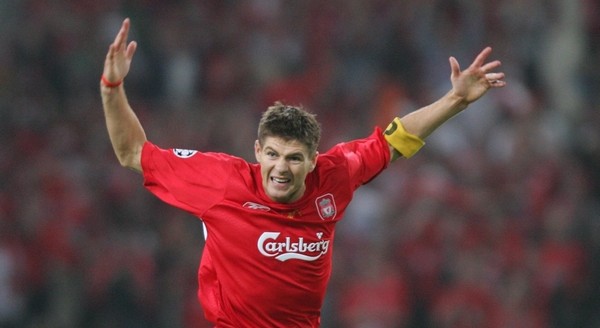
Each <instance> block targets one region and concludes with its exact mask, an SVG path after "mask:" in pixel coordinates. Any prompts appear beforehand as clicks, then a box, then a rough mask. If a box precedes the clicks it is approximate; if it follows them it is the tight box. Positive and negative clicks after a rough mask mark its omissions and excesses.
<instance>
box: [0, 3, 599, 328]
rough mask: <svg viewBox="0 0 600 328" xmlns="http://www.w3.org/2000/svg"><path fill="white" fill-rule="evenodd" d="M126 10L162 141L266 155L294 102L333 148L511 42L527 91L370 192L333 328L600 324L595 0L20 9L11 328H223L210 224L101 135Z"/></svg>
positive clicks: (9, 262) (1, 124) (153, 126)
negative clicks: (207, 232) (200, 293)
mask: <svg viewBox="0 0 600 328" xmlns="http://www.w3.org/2000/svg"><path fill="white" fill-rule="evenodd" d="M125 17H130V18H131V20H132V31H131V34H130V39H133V40H136V41H137V42H138V44H139V47H138V51H137V53H136V55H135V57H134V61H133V66H132V71H131V72H130V75H129V76H128V77H127V79H126V81H125V84H126V90H127V93H128V96H129V99H130V103H131V105H132V107H133V108H134V110H135V111H136V113H137V114H138V115H139V117H140V120H141V121H142V124H143V126H144V127H145V130H146V133H147V135H148V138H149V139H150V140H152V141H153V142H155V143H156V144H158V145H160V146H163V147H178V148H188V149H198V150H210V151H223V152H228V153H231V154H235V155H238V156H241V157H244V158H246V159H248V160H253V157H252V145H253V140H254V139H255V135H256V130H255V129H256V126H257V123H258V119H259V116H260V113H261V111H262V110H264V109H265V108H266V107H267V106H268V105H270V104H272V103H273V102H274V101H275V100H282V101H284V102H286V103H290V104H302V105H304V106H305V107H307V108H308V109H310V110H311V111H312V112H314V113H316V114H317V116H318V118H319V119H320V121H321V123H322V125H323V130H324V134H323V141H322V145H321V147H320V151H321V152H323V151H326V150H327V149H328V148H329V147H331V146H332V145H334V144H335V143H338V142H341V141H345V140H349V139H352V138H358V137H363V136H366V135H367V134H369V133H370V132H371V131H372V129H373V127H374V126H381V127H385V126H386V125H387V123H388V122H389V121H390V120H391V118H393V117H394V116H401V115H404V114H406V113H409V112H410V111H412V110H415V109H417V108H419V107H420V106H423V105H426V104H429V103H430V102H432V101H434V100H435V99H437V98H438V97H440V96H441V95H443V94H444V93H445V92H447V91H448V90H449V89H450V83H449V75H450V68H449V64H448V57H449V56H455V57H456V58H457V59H458V61H459V62H460V63H461V65H463V68H464V67H466V66H467V65H469V64H470V63H471V61H472V60H473V59H474V56H475V55H476V54H477V53H478V52H479V51H480V50H481V49H483V48H484V47H485V46H488V45H490V46H492V47H493V49H494V52H493V54H492V57H493V58H491V59H500V60H501V61H502V62H503V66H502V68H501V70H502V71H504V72H505V73H506V74H507V82H508V86H507V87H506V88H504V89H500V90H492V91H491V92H489V93H488V94H487V95H486V96H485V97H484V98H483V99H481V100H480V101H479V102H477V103H475V104H473V105H472V106H471V107H470V108H469V109H468V110H467V111H465V112H463V113H461V114H460V115H459V116H458V117H456V118H454V119H453V120H451V121H450V122H448V123H447V124H446V125H444V126H443V127H442V128H440V129H439V130H438V131H436V132H435V134H434V135H432V136H431V137H430V138H429V139H428V140H427V145H426V147H425V148H424V149H423V150H422V151H421V152H420V153H418V154H417V155H416V156H415V157H413V158H411V159H410V160H400V161H397V162H395V163H394V164H393V165H392V166H391V167H390V168H389V169H388V170H387V171H385V172H384V173H383V174H382V175H381V176H380V177H378V178H377V179H375V180H374V181H372V182H371V183H370V184H368V185H366V186H364V187H363V188H362V189H359V191H358V192H357V194H356V197H355V199H354V201H353V203H352V205H351V207H350V208H349V209H348V212H347V215H346V217H345V219H344V220H343V221H342V222H341V223H340V224H339V225H338V233H337V235H336V236H337V237H336V238H337V239H336V241H335V247H334V261H335V262H334V272H333V275H332V278H331V283H330V287H329V289H328V294H327V298H326V304H325V307H324V309H323V318H322V321H323V327H324V328H329V327H347V328H389V327H492V328H496V327H497V328H503V327H534V328H535V327H598V326H600V284H599V283H598V281H600V262H599V261H598V260H597V259H598V258H600V257H599V256H600V110H599V109H600V1H598V0H505V1H487V0H486V1H477V0H405V1H393V0H330V1H316V0H303V1H278V0H247V1H235V0H177V1H158V0H132V1H120V0H106V1H91V0H77V1H75V0H57V1H42V0H2V1H0V143H1V144H2V147H0V327H8V328H11V327H51V328H53V327H57V328H59V327H61V328H62V327H98V328H100V327H186V328H187V327H210V325H209V324H208V323H207V322H205V321H204V319H203V316H202V310H201V308H200V305H199V304H198V302H197V298H196V288H197V280H196V272H197V266H198V263H199V259H200V254H201V251H202V246H203V236H202V227H201V223H200V222H199V221H198V220H197V219H196V218H194V217H192V216H190V215H189V214H187V213H184V212H182V211H179V210H176V209H173V208H170V207H168V206H167V205H165V204H163V203H161V202H160V201H158V200H157V199H156V198H154V196H152V195H150V193H149V192H147V191H146V190H145V189H144V188H143V186H142V178H141V176H139V175H137V174H135V173H133V172H130V171H128V170H126V169H123V168H121V167H120V166H119V165H118V162H117V161H116V158H115V157H114V155H113V153H112V148H111V146H110V142H109V140H108V135H107V133H106V128H105V125H104V117H103V113H102V106H101V101H100V96H99V78H100V74H101V71H102V65H103V61H104V56H105V54H106V51H107V49H108V45H109V44H110V42H112V40H113V39H114V36H115V34H116V32H117V30H118V28H119V27H120V24H121V22H122V20H123V18H125Z"/></svg>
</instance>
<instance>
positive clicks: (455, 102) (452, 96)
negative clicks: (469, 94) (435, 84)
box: [447, 91, 469, 112]
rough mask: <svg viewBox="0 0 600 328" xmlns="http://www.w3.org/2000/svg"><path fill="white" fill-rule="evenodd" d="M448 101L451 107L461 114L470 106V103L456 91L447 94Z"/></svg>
mask: <svg viewBox="0 0 600 328" xmlns="http://www.w3.org/2000/svg"><path fill="white" fill-rule="evenodd" d="M447 99H448V101H449V102H450V107H451V108H454V109H455V110H456V111H458V112H460V111H462V110H464V109H465V108H467V107H468V106H469V102H468V101H467V100H466V99H465V97H462V96H459V95H457V94H456V93H454V91H450V92H449V93H448V94H447Z"/></svg>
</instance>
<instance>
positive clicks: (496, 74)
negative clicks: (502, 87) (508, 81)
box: [485, 73, 504, 81]
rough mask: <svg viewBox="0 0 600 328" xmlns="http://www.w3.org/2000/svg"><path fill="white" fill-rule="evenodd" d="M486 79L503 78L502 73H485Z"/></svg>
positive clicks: (496, 79)
mask: <svg viewBox="0 0 600 328" xmlns="http://www.w3.org/2000/svg"><path fill="white" fill-rule="evenodd" d="M485 78H486V80H488V81H498V80H502V79H504V73H487V74H486V75H485Z"/></svg>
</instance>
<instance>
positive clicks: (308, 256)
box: [257, 232, 329, 262]
mask: <svg viewBox="0 0 600 328" xmlns="http://www.w3.org/2000/svg"><path fill="white" fill-rule="evenodd" d="M280 234H281V233H280V232H265V233H263V234H262V235H261V236H260V237H259V238H258V242H257V247H258V251H259V252H260V253H261V254H262V255H264V256H266V257H274V258H275V259H277V260H279V261H281V262H284V261H287V260H291V259H297V260H303V261H315V260H317V259H319V258H320V257H321V256H322V255H323V254H325V253H327V251H328V250H329V240H322V239H321V237H322V236H323V233H322V232H319V233H317V236H318V238H319V241H315V242H312V243H309V242H305V241H304V237H299V238H298V241H292V238H291V237H285V240H283V241H282V240H279V241H278V240H277V238H278V237H279V235H280Z"/></svg>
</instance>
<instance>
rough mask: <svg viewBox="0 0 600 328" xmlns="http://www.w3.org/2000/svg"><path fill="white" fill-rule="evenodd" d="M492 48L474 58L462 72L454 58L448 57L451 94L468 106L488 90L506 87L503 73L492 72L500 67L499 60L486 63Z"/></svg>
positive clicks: (484, 50)
mask: <svg viewBox="0 0 600 328" xmlns="http://www.w3.org/2000/svg"><path fill="white" fill-rule="evenodd" d="M490 53H492V48H491V47H487V48H485V49H483V50H482V51H481V52H480V53H479V55H477V57H476V58H475V60H474V61H473V63H472V64H471V66H469V67H468V68H467V69H465V70H464V71H461V70H460V65H459V64H458V61H457V60H456V58H454V57H450V59H449V61H450V68H451V75H450V81H451V82H452V92H453V93H454V95H455V96H457V97H460V98H462V99H463V101H464V102H465V103H466V104H470V103H472V102H474V101H476V100H477V99H479V98H481V96H483V95H484V94H485V93H486V92H487V91H488V90H489V89H490V88H501V87H503V86H505V85H506V82H505V81H504V73H502V72H493V71H494V70H495V69H497V68H498V67H500V65H501V63H500V61H499V60H494V61H491V62H489V63H486V60H487V58H488V56H489V55H490Z"/></svg>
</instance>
